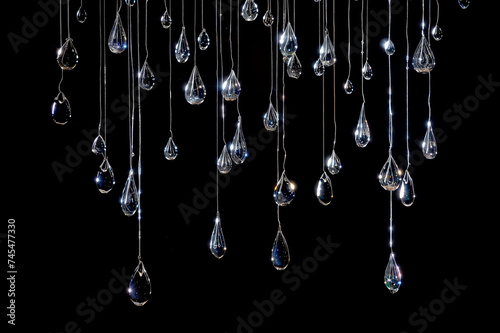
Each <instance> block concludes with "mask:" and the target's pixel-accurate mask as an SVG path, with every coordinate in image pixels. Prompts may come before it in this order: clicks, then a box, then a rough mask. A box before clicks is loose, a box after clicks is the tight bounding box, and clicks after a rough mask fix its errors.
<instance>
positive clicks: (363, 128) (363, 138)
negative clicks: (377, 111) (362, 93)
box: [354, 103, 371, 148]
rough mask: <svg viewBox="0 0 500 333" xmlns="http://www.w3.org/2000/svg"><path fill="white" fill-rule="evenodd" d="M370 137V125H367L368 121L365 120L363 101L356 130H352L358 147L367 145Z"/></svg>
mask: <svg viewBox="0 0 500 333" xmlns="http://www.w3.org/2000/svg"><path fill="white" fill-rule="evenodd" d="M370 139H371V133H370V127H369V126H368V121H367V120H366V115H365V104H364V103H363V105H361V111H360V112H359V118H358V124H357V125H356V131H355V132H354V141H355V142H356V145H357V146H358V147H361V148H364V147H366V146H367V145H368V143H369V142H370Z"/></svg>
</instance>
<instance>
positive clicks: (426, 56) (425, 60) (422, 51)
mask: <svg viewBox="0 0 500 333" xmlns="http://www.w3.org/2000/svg"><path fill="white" fill-rule="evenodd" d="M412 64H413V69H415V71H417V73H422V74H427V73H429V72H430V71H432V69H433V68H434V66H435V65H436V59H435V58H434V53H432V50H431V46H430V44H429V42H428V41H427V38H425V37H424V36H422V38H421V39H420V42H419V43H418V46H417V49H416V50H415V53H414V54H413V59H412Z"/></svg>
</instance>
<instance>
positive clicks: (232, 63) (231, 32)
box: [229, 0, 234, 69]
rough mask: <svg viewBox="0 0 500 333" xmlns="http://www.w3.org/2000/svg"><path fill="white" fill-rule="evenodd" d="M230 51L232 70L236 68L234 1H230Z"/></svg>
mask: <svg viewBox="0 0 500 333" xmlns="http://www.w3.org/2000/svg"><path fill="white" fill-rule="evenodd" d="M229 50H230V52H231V69H233V68H234V58H233V0H230V1H229Z"/></svg>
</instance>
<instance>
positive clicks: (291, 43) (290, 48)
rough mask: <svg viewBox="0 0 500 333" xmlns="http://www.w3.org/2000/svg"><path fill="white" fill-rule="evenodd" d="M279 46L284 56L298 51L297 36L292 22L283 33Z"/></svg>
mask: <svg viewBox="0 0 500 333" xmlns="http://www.w3.org/2000/svg"><path fill="white" fill-rule="evenodd" d="M279 47H280V51H281V55H283V56H284V57H290V56H291V55H293V54H294V53H295V52H296V51H297V48H298V44H297V37H296V36H295V32H294V31H293V28H292V25H291V24H290V22H288V23H287V25H286V28H285V30H284V31H283V34H281V37H280V43H279Z"/></svg>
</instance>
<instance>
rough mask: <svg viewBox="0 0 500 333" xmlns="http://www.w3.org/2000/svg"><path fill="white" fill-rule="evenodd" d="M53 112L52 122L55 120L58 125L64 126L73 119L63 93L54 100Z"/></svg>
mask: <svg viewBox="0 0 500 333" xmlns="http://www.w3.org/2000/svg"><path fill="white" fill-rule="evenodd" d="M51 111H52V120H54V122H55V123H56V124H59V125H64V124H66V123H67V122H68V121H69V118H71V107H70V105H69V101H68V100H67V99H66V96H64V93H63V92H62V91H61V92H59V94H57V96H56V98H54V102H52V107H51Z"/></svg>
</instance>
